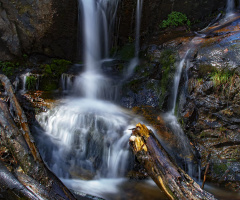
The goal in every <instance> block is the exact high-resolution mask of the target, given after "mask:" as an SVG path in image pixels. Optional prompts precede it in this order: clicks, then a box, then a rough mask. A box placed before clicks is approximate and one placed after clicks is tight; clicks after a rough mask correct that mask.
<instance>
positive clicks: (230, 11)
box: [226, 0, 235, 16]
mask: <svg viewBox="0 0 240 200" xmlns="http://www.w3.org/2000/svg"><path fill="white" fill-rule="evenodd" d="M234 9H235V2H234V0H227V6H226V15H227V16H229V15H232V14H233V12H234Z"/></svg>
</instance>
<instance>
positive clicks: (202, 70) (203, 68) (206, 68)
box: [198, 64, 216, 78]
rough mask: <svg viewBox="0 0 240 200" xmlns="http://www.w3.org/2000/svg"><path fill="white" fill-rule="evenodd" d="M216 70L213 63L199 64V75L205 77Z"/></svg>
mask: <svg viewBox="0 0 240 200" xmlns="http://www.w3.org/2000/svg"><path fill="white" fill-rule="evenodd" d="M215 71H216V68H215V67H213V66H212V65H207V64H201V65H199V71H198V77H199V78H203V77H206V76H209V75H210V74H212V73H213V72H215Z"/></svg>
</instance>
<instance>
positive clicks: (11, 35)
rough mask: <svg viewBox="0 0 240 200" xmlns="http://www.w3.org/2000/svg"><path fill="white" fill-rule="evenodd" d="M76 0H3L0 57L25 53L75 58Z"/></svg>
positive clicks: (11, 56)
mask: <svg viewBox="0 0 240 200" xmlns="http://www.w3.org/2000/svg"><path fill="white" fill-rule="evenodd" d="M76 21H77V1H74V0H72V1H67V0H61V1H56V0H44V1H37V0H20V1H13V0H1V3H0V22H1V23H0V44H1V49H0V60H10V59H12V58H14V57H19V56H22V55H23V54H34V53H35V54H44V55H47V56H49V57H62V58H66V59H73V58H75V56H76V55H75V53H74V52H76V50H75V49H76V46H75V44H76V35H77V34H76V33H77V30H76V29H77V27H76Z"/></svg>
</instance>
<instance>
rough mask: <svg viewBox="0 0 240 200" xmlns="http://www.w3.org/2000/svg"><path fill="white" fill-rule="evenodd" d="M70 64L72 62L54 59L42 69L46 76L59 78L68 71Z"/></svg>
mask: <svg viewBox="0 0 240 200" xmlns="http://www.w3.org/2000/svg"><path fill="white" fill-rule="evenodd" d="M70 64H71V62H70V61H68V60H64V59H54V60H53V61H52V62H51V63H50V64H45V65H42V68H43V72H44V74H45V75H46V76H53V77H56V78H58V77H60V76H61V74H62V73H64V72H65V71H66V70H67V68H68V66H69V65H70Z"/></svg>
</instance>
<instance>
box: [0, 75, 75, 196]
mask: <svg viewBox="0 0 240 200" xmlns="http://www.w3.org/2000/svg"><path fill="white" fill-rule="evenodd" d="M0 81H1V83H2V85H3V86H4V89H5V93H6V96H7V97H6V98H5V99H7V100H5V101H3V100H0V131H1V132H0V133H1V134H0V148H1V149H4V150H5V152H7V156H5V157H3V156H1V157H0V199H1V197H3V198H5V199H20V198H21V199H22V198H23V199H69V200H72V199H75V197H74V196H73V195H72V194H71V192H70V191H69V190H68V189H67V188H66V187H65V186H64V184H63V183H62V182H61V181H60V180H59V179H58V178H57V177H56V176H55V175H54V174H53V173H52V172H51V171H50V170H49V169H48V168H47V166H46V165H45V164H44V162H43V160H42V158H41V156H40V154H39V152H38V150H37V148H36V145H35V143H34V139H33V137H32V135H31V133H30V131H29V126H28V123H27V118H26V116H25V114H24V112H23V110H22V109H21V106H20V105H19V103H18V101H17V98H16V96H15V94H14V90H13V88H12V85H11V83H10V81H9V79H8V78H7V77H6V76H4V75H2V74H0ZM0 153H1V152H0ZM5 154H6V153H5Z"/></svg>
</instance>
